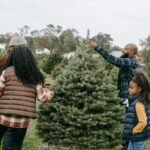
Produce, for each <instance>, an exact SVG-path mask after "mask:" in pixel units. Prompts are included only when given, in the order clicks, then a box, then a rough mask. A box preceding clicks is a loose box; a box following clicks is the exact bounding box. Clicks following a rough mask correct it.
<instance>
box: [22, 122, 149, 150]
mask: <svg viewBox="0 0 150 150" xmlns="http://www.w3.org/2000/svg"><path fill="white" fill-rule="evenodd" d="M35 126H36V120H32V122H31V125H30V127H29V129H28V132H27V135H26V138H25V141H24V145H23V150H56V148H54V147H53V146H52V147H48V146H47V145H46V144H42V140H41V139H40V138H39V137H38V136H37V134H36V129H35ZM59 150H69V149H66V148H61V149H59ZM70 150H71V149H70ZM114 150H120V148H117V149H114ZM144 150H150V140H148V141H147V142H146V143H145V149H144Z"/></svg>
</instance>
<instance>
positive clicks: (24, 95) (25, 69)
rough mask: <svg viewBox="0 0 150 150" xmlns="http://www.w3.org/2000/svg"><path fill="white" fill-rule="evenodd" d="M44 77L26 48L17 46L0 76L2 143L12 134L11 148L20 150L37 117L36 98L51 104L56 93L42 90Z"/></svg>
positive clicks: (0, 133) (0, 131) (0, 136)
mask: <svg viewBox="0 0 150 150" xmlns="http://www.w3.org/2000/svg"><path fill="white" fill-rule="evenodd" d="M43 83H44V77H43V75H42V73H41V72H40V70H39V69H38V67H37V65H36V59H35V57H34V55H33V54H32V52H31V50H30V49H29V48H28V47H26V46H23V45H21V46H15V47H14V48H13V49H12V52H11V53H10V55H9V57H8V59H7V60H6V62H5V64H4V66H3V69H2V74H1V76H0V92H1V97H0V142H1V140H2V138H3V136H4V134H5V132H6V131H7V130H9V132H11V136H12V137H11V139H10V140H11V141H10V142H11V146H12V147H11V149H14V150H21V148H22V144H23V140H24V137H25V135H26V131H27V128H28V126H29V122H30V119H31V118H36V97H37V98H38V99H39V100H40V101H45V102H46V101H49V100H50V99H51V98H52V97H53V95H54V91H48V92H47V93H46V92H45V91H44V90H43V87H42V85H43Z"/></svg>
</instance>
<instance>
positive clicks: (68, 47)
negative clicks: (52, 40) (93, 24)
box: [59, 29, 78, 53]
mask: <svg viewBox="0 0 150 150" xmlns="http://www.w3.org/2000/svg"><path fill="white" fill-rule="evenodd" d="M59 39H60V43H61V46H62V49H63V53H68V52H72V51H75V50H76V46H77V43H78V41H77V40H78V39H77V38H76V37H75V35H74V30H71V29H67V30H65V31H63V32H62V33H61V35H60V37H59Z"/></svg>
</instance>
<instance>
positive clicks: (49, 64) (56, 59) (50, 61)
mask: <svg viewBox="0 0 150 150" xmlns="http://www.w3.org/2000/svg"><path fill="white" fill-rule="evenodd" d="M62 60H63V56H62V55H60V54H59V53H53V54H51V55H49V57H48V58H47V61H46V62H45V64H44V66H43V70H44V71H45V72H46V73H47V74H51V72H52V70H53V69H54V67H55V66H56V65H58V64H60V62H61V61H62Z"/></svg>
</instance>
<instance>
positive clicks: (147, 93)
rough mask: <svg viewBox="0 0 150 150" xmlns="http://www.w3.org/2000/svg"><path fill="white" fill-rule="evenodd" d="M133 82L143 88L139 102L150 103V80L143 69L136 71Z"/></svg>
mask: <svg viewBox="0 0 150 150" xmlns="http://www.w3.org/2000/svg"><path fill="white" fill-rule="evenodd" d="M133 75H134V77H133V79H132V81H133V82H134V83H136V84H137V85H138V86H140V87H141V88H142V91H141V93H140V95H139V101H141V102H144V101H149V102H150V79H149V77H148V76H147V74H145V73H144V72H143V71H142V70H141V69H136V70H134V72H133Z"/></svg>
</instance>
